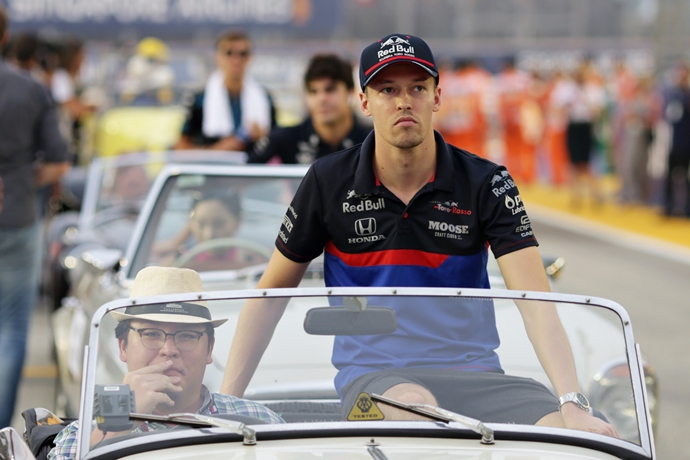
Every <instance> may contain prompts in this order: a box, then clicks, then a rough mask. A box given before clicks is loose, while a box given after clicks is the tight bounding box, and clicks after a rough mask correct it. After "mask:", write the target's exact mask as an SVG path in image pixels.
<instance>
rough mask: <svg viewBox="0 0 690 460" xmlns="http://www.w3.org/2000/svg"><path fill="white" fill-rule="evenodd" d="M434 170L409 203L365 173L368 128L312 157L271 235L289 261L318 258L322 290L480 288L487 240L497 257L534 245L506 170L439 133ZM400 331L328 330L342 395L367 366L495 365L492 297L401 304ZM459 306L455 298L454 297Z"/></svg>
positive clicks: (369, 155) (369, 163) (370, 144)
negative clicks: (429, 305)
mask: <svg viewBox="0 0 690 460" xmlns="http://www.w3.org/2000/svg"><path fill="white" fill-rule="evenodd" d="M435 140H436V147H437V151H436V157H437V167H436V174H435V175H434V177H433V178H432V179H431V180H430V182H429V183H427V184H426V185H424V186H423V187H422V188H421V190H419V192H417V194H416V195H415V196H414V197H413V198H412V199H411V200H410V202H409V203H408V204H407V205H405V204H404V203H403V202H402V201H401V200H400V199H399V198H397V197H396V196H395V195H394V194H393V193H391V192H390V191H389V190H388V189H386V187H385V186H384V185H383V184H382V183H381V182H380V181H379V180H378V179H377V177H376V176H375V174H374V170H373V156H374V142H375V141H374V135H373V133H372V134H370V135H369V136H368V137H367V138H366V139H365V141H364V142H363V143H362V144H361V145H359V146H355V147H353V148H351V149H348V150H344V151H342V152H338V153H334V154H331V155H328V156H326V157H323V158H321V159H319V160H317V161H316V162H315V163H314V164H313V165H312V166H311V168H310V169H309V171H308V172H307V174H306V176H305V178H304V180H303V181H302V184H301V185H300V187H299V189H298V190H297V193H296V194H295V197H294V199H293V201H292V203H291V204H290V206H289V208H288V210H287V212H286V214H285V217H284V219H283V223H282V225H281V229H280V232H279V234H278V237H277V239H276V246H277V248H278V250H279V251H280V252H281V253H282V254H283V255H284V256H285V257H287V258H288V259H290V260H292V261H295V262H308V261H310V260H312V259H314V258H315V257H317V256H319V255H320V254H321V253H322V252H324V250H325V254H324V276H325V282H326V285H327V286H410V287H454V288H488V287H489V278H488V274H487V271H486V262H487V254H488V253H487V247H490V248H491V250H492V251H493V253H494V256H495V257H496V258H499V257H501V256H503V255H505V254H508V253H510V252H513V251H517V250H519V249H522V248H526V247H530V246H536V245H537V241H536V239H535V237H534V235H533V233H532V229H531V226H530V222H529V218H528V217H527V214H526V212H525V208H524V205H523V203H522V200H521V198H520V195H519V192H518V189H517V187H516V186H515V183H514V181H513V179H512V178H511V177H510V175H509V174H508V171H507V170H506V169H505V168H504V167H503V166H499V165H496V164H494V163H492V162H490V161H488V160H486V159H483V158H480V157H477V156H476V155H472V154H471V153H468V152H466V151H464V150H461V149H458V148H456V147H454V146H451V145H449V144H446V143H445V141H444V140H443V138H442V136H441V135H440V134H438V133H435ZM398 302H399V301H397V300H396V304H395V305H393V304H391V305H389V306H391V308H393V309H394V310H396V314H397V318H398V329H397V330H396V332H395V333H393V334H389V335H387V336H386V337H383V336H352V337H340V336H339V337H336V340H335V344H334V351H333V358H332V360H333V364H334V365H335V366H336V367H337V368H338V369H339V373H338V375H337V377H336V380H335V383H336V388H337V389H338V391H340V389H341V388H342V387H343V386H344V385H346V384H347V383H348V382H350V381H351V380H352V379H354V378H356V377H358V376H359V375H363V374H365V373H367V372H371V371H375V370H381V369H389V368H399V367H410V366H416V367H419V366H422V367H424V366H430V367H441V368H455V369H467V370H478V371H495V372H502V371H501V366H500V362H499V359H498V355H497V354H496V353H495V351H494V350H495V349H496V348H497V347H498V345H499V338H498V332H497V330H496V322H495V316H494V310H493V306H492V305H488V306H487V305H486V304H483V305H481V306H480V308H476V307H477V305H474V306H468V305H464V306H463V305H450V304H449V305H442V306H438V305H436V306H435V307H438V308H433V309H424V308H418V307H419V305H416V306H415V307H417V308H411V307H410V306H408V305H403V304H400V303H398ZM455 302H456V303H457V299H455Z"/></svg>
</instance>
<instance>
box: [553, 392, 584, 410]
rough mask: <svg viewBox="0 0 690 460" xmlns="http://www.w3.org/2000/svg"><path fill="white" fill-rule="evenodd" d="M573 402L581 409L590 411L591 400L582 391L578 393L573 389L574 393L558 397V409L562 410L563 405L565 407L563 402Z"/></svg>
mask: <svg viewBox="0 0 690 460" xmlns="http://www.w3.org/2000/svg"><path fill="white" fill-rule="evenodd" d="M568 402H572V403H575V404H577V407H579V408H580V409H582V410H584V411H587V412H589V410H590V407H589V400H588V399H587V397H586V396H585V395H583V394H582V393H577V392H575V391H573V392H572V393H566V394H564V395H563V396H561V397H560V398H558V410H561V407H563V404H565V403H568Z"/></svg>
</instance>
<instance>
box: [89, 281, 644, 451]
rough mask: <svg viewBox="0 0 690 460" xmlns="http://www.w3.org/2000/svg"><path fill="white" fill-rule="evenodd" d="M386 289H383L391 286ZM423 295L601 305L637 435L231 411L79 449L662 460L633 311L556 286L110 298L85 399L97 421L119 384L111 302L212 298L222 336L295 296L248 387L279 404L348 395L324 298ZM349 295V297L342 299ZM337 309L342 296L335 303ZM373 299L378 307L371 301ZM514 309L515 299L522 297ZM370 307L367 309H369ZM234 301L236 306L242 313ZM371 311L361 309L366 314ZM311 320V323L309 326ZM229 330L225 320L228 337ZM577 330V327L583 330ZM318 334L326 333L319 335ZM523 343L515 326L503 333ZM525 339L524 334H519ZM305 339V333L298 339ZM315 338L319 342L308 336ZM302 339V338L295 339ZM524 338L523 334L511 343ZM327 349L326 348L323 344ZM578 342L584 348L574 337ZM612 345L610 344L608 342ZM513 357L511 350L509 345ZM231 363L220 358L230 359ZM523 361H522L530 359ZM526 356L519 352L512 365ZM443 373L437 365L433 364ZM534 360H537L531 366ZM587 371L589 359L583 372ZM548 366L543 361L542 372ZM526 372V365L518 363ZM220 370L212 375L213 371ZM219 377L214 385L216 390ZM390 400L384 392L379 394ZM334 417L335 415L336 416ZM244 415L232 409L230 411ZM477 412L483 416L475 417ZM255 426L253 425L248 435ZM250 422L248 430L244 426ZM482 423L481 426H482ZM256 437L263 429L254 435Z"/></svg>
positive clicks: (93, 343)
mask: <svg viewBox="0 0 690 460" xmlns="http://www.w3.org/2000/svg"><path fill="white" fill-rule="evenodd" d="M380 296H383V297H380ZM411 296H412V297H413V298H415V299H424V300H425V301H434V300H435V299H439V301H443V300H440V299H444V300H445V299H449V298H457V299H459V300H467V301H468V302H474V301H476V300H477V299H484V300H483V301H491V302H495V303H498V302H505V303H506V304H507V303H509V302H516V301H517V302H520V301H539V302H542V303H543V304H544V305H547V304H548V303H550V302H556V303H559V304H560V306H559V310H560V311H561V312H563V311H565V310H568V309H570V310H573V313H575V314H577V312H578V311H583V309H584V310H587V311H591V312H592V313H593V314H594V315H599V314H602V315H604V316H609V317H610V318H611V319H615V321H616V322H617V323H618V328H617V329H619V330H620V333H619V334H618V337H617V338H615V340H614V341H615V342H616V346H614V347H612V348H614V349H616V348H619V347H620V348H623V349H624V353H623V355H624V361H625V368H626V369H627V371H628V377H627V378H626V381H627V391H628V392H629V395H630V396H631V401H632V404H631V405H630V410H631V411H633V413H634V416H633V419H634V430H635V432H636V439H634V440H624V439H616V438H611V437H607V436H603V435H598V434H593V433H588V432H583V431H575V430H568V429H561V428H550V427H537V426H532V425H519V424H505V423H485V424H484V427H485V429H486V428H487V427H488V429H490V430H492V431H493V436H494V438H493V440H490V439H489V440H488V441H487V442H485V443H483V442H482V441H481V439H480V438H481V436H480V435H479V434H477V433H475V431H474V430H473V429H471V428H469V426H468V425H466V424H465V423H460V422H458V421H450V422H448V423H443V422H439V421H417V422H409V421H406V422H403V421H386V420H379V421H366V422H359V421H354V422H352V421H339V420H334V419H333V418H332V417H331V416H330V415H328V414H326V415H325V416H324V417H325V419H324V420H320V421H317V422H309V421H306V422H305V421H302V420H299V417H300V415H299V414H298V419H296V420H289V419H288V418H287V415H286V414H285V413H283V416H284V417H286V421H287V422H288V423H285V424H252V423H248V422H245V425H242V427H240V424H238V423H235V424H233V422H228V421H220V422H219V423H220V424H221V425H222V424H225V426H226V428H223V427H211V428H204V429H186V430H174V431H170V430H164V431H161V432H151V433H146V434H143V435H136V436H124V437H123V438H121V439H118V438H115V439H114V440H113V441H112V442H108V443H103V444H102V445H101V444H99V445H97V446H94V447H90V446H89V437H90V431H88V430H83V431H80V435H79V436H80V450H79V452H80V457H79V458H93V459H98V458H104V459H105V458H114V457H117V458H132V459H156V458H166V459H169V458H177V459H184V458H200V457H204V458H208V459H214V458H224V459H244V458H255V459H273V460H281V459H294V458H322V459H341V458H363V459H365V458H374V459H383V458H387V459H391V460H393V459H412V458H415V459H419V458H478V459H484V458H491V459H513V458H530V459H539V460H541V459H563V460H566V459H568V460H570V459H572V460H574V459H654V458H655V453H654V441H653V435H652V430H651V418H650V414H649V410H648V399H647V396H646V386H645V382H644V379H645V377H644V373H643V370H642V365H641V363H642V360H641V358H640V354H639V347H637V346H636V345H635V344H634V339H633V335H632V325H631V324H630V318H629V317H628V315H627V313H626V312H625V310H624V309H623V308H622V307H621V306H620V305H618V304H616V303H614V302H611V301H608V300H606V299H599V298H587V297H583V296H573V295H565V294H555V293H536V292H515V291H506V290H481V289H468V290H465V291H464V292H463V293H461V294H458V293H457V291H456V290H452V289H433V290H432V289H424V288H365V289H363V288H295V289H275V290H267V291H257V290H234V291H214V292H203V293H190V294H176V295H166V296H156V297H147V298H139V299H122V300H117V301H113V302H109V303H108V304H106V305H104V306H102V307H101V308H100V309H99V310H98V311H97V312H96V314H95V315H94V318H93V320H92V323H91V328H90V345H89V347H88V349H87V355H86V361H85V363H84V369H85V379H84V382H83V385H84V391H85V393H84V396H85V397H84V398H83V399H82V406H81V410H80V420H81V426H91V423H90V422H89V421H90V420H93V417H94V404H93V401H94V395H95V394H94V391H95V385H96V384H97V383H100V384H105V383H108V382H107V379H108V378H110V377H109V372H108V371H107V369H105V368H106V367H108V364H107V361H105V362H102V361H101V358H103V357H106V358H107V355H108V354H109V353H110V352H109V351H108V350H106V349H104V347H103V345H104V344H105V343H107V342H115V340H114V338H113V336H112V327H113V324H114V320H113V319H112V318H111V317H110V315H109V312H110V311H112V310H116V309H123V308H127V307H129V306H132V305H139V306H141V305H146V304H150V303H166V304H167V303H170V302H189V301H197V300H202V301H205V302H207V303H208V305H209V307H210V308H211V311H212V315H213V317H214V318H219V317H229V318H230V319H229V321H228V323H226V324H228V328H227V329H224V330H223V332H222V336H224V337H225V336H231V335H232V334H230V331H231V330H232V329H233V328H234V323H235V321H236V315H235V313H237V312H238V311H239V308H241V306H242V305H243V304H244V303H245V302H246V300H247V299H249V298H254V299H257V298H258V299H269V300H266V301H267V302H270V301H272V300H274V299H277V298H286V297H291V299H292V300H291V301H290V304H288V309H287V311H286V314H285V316H284V317H283V320H281V322H280V323H279V325H278V328H277V329H276V332H275V334H274V335H273V338H272V340H271V344H270V345H269V348H268V349H267V351H266V353H265V354H264V357H263V358H262V360H261V363H260V365H259V369H258V370H257V373H256V374H255V376H254V379H253V380H252V382H251V386H250V389H249V391H247V393H246V394H245V397H249V398H250V399H254V400H256V401H258V402H260V403H263V404H265V405H266V406H268V407H276V406H274V405H275V404H278V405H279V404H283V403H285V402H286V401H287V402H289V401H297V402H303V403H306V404H307V405H309V404H315V403H323V404H331V405H338V404H339V400H337V399H336V400H333V399H331V398H329V397H328V396H327V395H324V394H323V393H322V392H321V390H322V389H323V388H321V386H322V380H324V378H328V375H330V374H332V373H334V372H335V369H333V368H332V365H331V364H330V348H329V347H328V346H326V345H327V344H332V341H333V338H332V337H328V336H313V335H308V334H306V335H305V334H304V330H303V329H304V328H303V326H302V322H303V321H304V318H305V316H304V315H305V313H306V312H307V311H309V310H310V309H312V308H313V307H315V306H319V305H323V304H331V303H332V302H331V301H330V300H325V299H348V298H357V299H363V298H367V299H369V301H370V302H373V303H374V304H376V300H379V299H388V300H390V299H393V300H395V299H405V298H410V297H411ZM334 302H336V303H337V301H334ZM330 308H331V309H332V308H333V307H330ZM367 308H371V306H369V307H367ZM513 308H515V307H514V306H513ZM365 311H366V308H365ZM233 312H234V313H233ZM357 314H359V313H357ZM305 328H306V326H305ZM565 328H566V330H567V331H568V333H569V334H573V333H575V334H577V328H572V327H571V326H570V325H569V324H567V323H566V324H565ZM220 336H221V332H220V329H218V335H217V337H220ZM571 336H572V335H571ZM312 339H314V341H312ZM502 340H504V341H505V342H512V340H513V338H512V337H502ZM518 341H519V338H518ZM295 342H297V343H295ZM307 342H309V344H308V345H307V344H306V343H307ZM292 344H294V346H293V345H292ZM511 345H512V344H511ZM224 346H225V343H221V342H218V343H216V350H217V351H218V352H219V354H218V355H214V360H215V361H216V362H218V360H222V357H223V355H224V354H225V353H226V352H227V350H226V349H224ZM322 346H323V348H325V350H320V349H319V348H321V347H322ZM593 346H594V348H603V349H606V348H609V347H610V344H605V345H602V344H601V343H598V344H593ZM574 351H575V353H576V354H577V353H579V350H578V348H577V347H574ZM604 354H605V353H604ZM501 360H502V361H503V362H508V361H510V358H509V357H508V356H507V355H505V354H502V355H501ZM223 363H224V362H223V361H221V362H220V363H219V364H220V365H221V367H222V364H223ZM518 364H519V363H518ZM507 367H513V368H515V366H514V365H513V364H512V363H511V365H510V366H507ZM431 371H432V372H433V370H431ZM214 372H215V370H214V366H208V367H207V374H209V373H210V374H214ZM529 372H532V370H528V373H529ZM583 372H585V371H584V370H582V369H579V370H578V374H580V375H581V374H582V373H583ZM542 373H543V372H542ZM516 374H519V375H522V372H516ZM207 377H208V375H207ZM214 380H215V379H214V378H210V379H207V385H208V386H209V388H210V389H211V391H214V389H215V388H214V387H213V386H214ZM379 404H381V403H379ZM329 417H330V419H329ZM231 419H232V418H231V417H230V420H231ZM470 421H471V420H470ZM247 427H248V428H249V432H250V434H247V433H248V432H247ZM237 428H243V429H244V430H245V431H243V434H237V433H234V432H232V430H233V429H237ZM475 428H476V427H475ZM252 436H254V437H255V439H254V438H252Z"/></svg>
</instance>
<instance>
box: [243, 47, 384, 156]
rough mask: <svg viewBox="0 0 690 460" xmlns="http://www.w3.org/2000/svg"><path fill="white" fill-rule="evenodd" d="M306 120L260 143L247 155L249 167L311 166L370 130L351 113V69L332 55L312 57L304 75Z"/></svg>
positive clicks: (276, 132)
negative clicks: (273, 164) (272, 162)
mask: <svg viewBox="0 0 690 460" xmlns="http://www.w3.org/2000/svg"><path fill="white" fill-rule="evenodd" d="M304 88H305V91H306V103H307V109H308V111H309V116H308V117H307V118H306V119H305V120H304V121H303V122H302V123H301V124H299V125H297V126H293V127H289V128H277V129H275V130H273V131H272V132H271V134H270V135H268V136H267V137H264V138H262V139H260V140H259V141H258V142H257V143H256V144H255V145H254V148H253V149H251V150H250V151H249V152H248V154H249V157H248V160H247V161H248V162H249V163H266V162H267V161H269V160H271V159H272V158H276V157H277V158H279V159H280V161H281V162H282V163H286V164H293V163H302V164H311V163H313V162H314V160H316V159H317V158H321V157H322V156H325V155H328V154H329V153H333V152H337V151H339V150H344V149H348V148H350V147H352V146H353V145H356V144H361V143H362V142H363V141H364V138H365V137H366V136H367V134H369V132H370V131H371V127H368V126H364V125H362V124H360V123H359V122H358V121H357V119H356V118H355V116H354V113H353V111H352V103H351V99H352V97H353V95H354V82H353V78H352V66H351V65H350V63H349V62H347V61H345V60H343V59H341V58H340V57H338V56H336V55H334V54H320V55H316V56H314V57H313V58H312V59H311V61H310V62H309V65H308V66H307V71H306V73H305V75H304Z"/></svg>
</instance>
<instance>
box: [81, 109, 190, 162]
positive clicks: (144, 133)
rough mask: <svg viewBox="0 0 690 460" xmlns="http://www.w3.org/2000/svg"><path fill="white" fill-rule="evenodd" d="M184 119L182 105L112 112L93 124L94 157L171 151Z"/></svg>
mask: <svg viewBox="0 0 690 460" xmlns="http://www.w3.org/2000/svg"><path fill="white" fill-rule="evenodd" d="M185 115H186V109H185V107H183V106H181V105H169V106H124V107H115V108H112V109H110V110H108V111H106V112H104V113H103V114H102V115H101V116H100V117H98V119H97V120H95V121H94V123H95V126H94V141H93V151H94V154H95V155H96V156H101V157H112V156H115V155H120V154H122V153H128V152H162V151H166V150H169V149H170V148H171V147H172V146H173V145H175V143H176V142H177V140H178V139H179V137H180V131H181V129H182V124H183V123H184V120H185Z"/></svg>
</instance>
